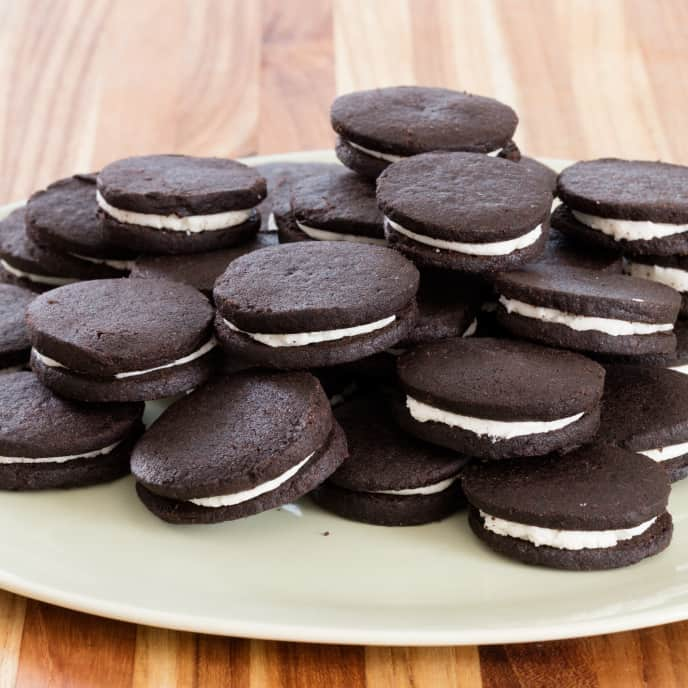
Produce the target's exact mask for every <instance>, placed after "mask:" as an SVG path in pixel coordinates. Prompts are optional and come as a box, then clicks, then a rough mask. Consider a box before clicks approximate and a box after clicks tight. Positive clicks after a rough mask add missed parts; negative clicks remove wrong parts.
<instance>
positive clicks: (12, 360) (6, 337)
mask: <svg viewBox="0 0 688 688" xmlns="http://www.w3.org/2000/svg"><path fill="white" fill-rule="evenodd" d="M35 296H36V294H34V293H33V292H32V291H29V290H28V289H22V288H21V287H17V286H15V285H13V284H0V373H3V372H9V371H12V370H14V369H16V368H21V367H23V366H25V365H26V364H27V363H28V362H29V352H30V350H31V345H30V344H29V336H28V334H27V333H26V326H25V324H24V317H25V315H26V309H27V307H28V305H29V304H30V303H31V301H33V299H34V298H35ZM3 379H4V378H3ZM0 384H1V383H0Z"/></svg>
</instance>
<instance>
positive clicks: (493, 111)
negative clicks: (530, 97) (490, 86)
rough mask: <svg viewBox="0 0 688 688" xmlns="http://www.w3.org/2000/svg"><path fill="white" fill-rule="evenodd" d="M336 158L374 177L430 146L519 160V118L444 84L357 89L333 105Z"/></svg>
mask: <svg viewBox="0 0 688 688" xmlns="http://www.w3.org/2000/svg"><path fill="white" fill-rule="evenodd" d="M330 120H331V123H332V128H333V129H334V130H335V132H336V133H337V134H338V135H339V137H338V139H337V146H336V149H335V150H336V153H337V157H338V158H339V159H340V160H341V161H342V162H343V163H344V164H345V165H346V166H347V167H349V168H351V169H352V170H353V171H354V172H357V173H358V174H360V175H362V176H364V177H367V178H369V179H375V178H376V177H377V176H378V175H379V174H380V173H382V172H383V171H384V169H385V168H386V167H387V166H388V165H390V164H391V163H393V162H397V161H398V160H401V159H404V158H407V157H409V156H413V155H418V154H421V153H429V152H432V151H467V152H472V153H483V154H487V155H503V156H507V157H509V158H513V159H514V160H518V159H519V157H520V153H519V151H518V148H517V147H516V145H515V144H514V143H513V141H512V140H511V138H512V136H513V135H514V132H515V131H516V125H517V124H518V117H517V116H516V113H515V112H514V111H513V110H512V109H511V108H510V107H509V106H508V105H504V104H503V103H500V102H499V101H497V100H493V99H492V98H485V97H483V96H476V95H472V94H470V93H461V92H458V91H451V90H448V89H444V88H429V87H423V86H395V87H391V88H378V89H373V90H369V91H355V92H353V93H347V94H345V95H342V96H339V97H338V98H337V99H335V101H334V103H333V104H332V108H331V110H330Z"/></svg>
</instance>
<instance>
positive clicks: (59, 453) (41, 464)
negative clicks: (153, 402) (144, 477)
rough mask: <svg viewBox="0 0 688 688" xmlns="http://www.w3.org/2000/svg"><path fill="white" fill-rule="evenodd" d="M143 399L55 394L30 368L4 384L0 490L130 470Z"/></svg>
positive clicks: (73, 483)
mask: <svg viewBox="0 0 688 688" xmlns="http://www.w3.org/2000/svg"><path fill="white" fill-rule="evenodd" d="M142 413H143V404H107V405H105V404H92V405H85V404H79V403H76V402H73V401H66V400H64V399H61V398H59V397H57V396H55V395H54V394H53V393H52V392H50V391H49V390H48V389H47V388H46V387H44V386H43V385H41V384H40V382H39V381H38V380H37V379H36V377H35V376H34V375H33V374H32V373H29V372H19V373H8V374H7V375H4V376H3V377H2V384H1V385H0V489H4V490H36V489H46V488H56V487H77V486H81V485H92V484H94V483H101V482H107V481H110V480H114V479H115V478H119V477H120V476H122V475H125V474H127V473H128V472H129V454H130V452H131V448H132V446H133V444H134V442H135V441H136V439H137V438H138V436H139V435H140V434H141V432H142V431H143V425H142V423H141V415H142Z"/></svg>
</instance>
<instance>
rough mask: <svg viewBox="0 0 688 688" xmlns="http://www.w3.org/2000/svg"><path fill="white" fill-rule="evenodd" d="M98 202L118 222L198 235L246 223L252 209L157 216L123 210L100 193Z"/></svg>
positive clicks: (98, 193)
mask: <svg viewBox="0 0 688 688" xmlns="http://www.w3.org/2000/svg"><path fill="white" fill-rule="evenodd" d="M96 200H97V201H98V205H99V206H100V207H101V208H102V210H103V211H104V212H105V213H107V214H108V215H109V216H110V217H113V218H114V219H115V220H117V221H118V222H123V223H124V224H128V225H138V226H140V227H150V228H152V229H168V230H171V231H174V232H186V233H187V234H197V233H198V232H212V231H216V230H219V229H227V228H229V227H235V226H236V225H240V224H242V222H246V220H248V218H249V217H250V216H251V210H252V208H246V209H245V210H228V211H226V212H224V213H210V214H208V215H187V216H185V217H180V216H179V215H156V214H155V213H137V212H134V211H132V210H122V209H121V208H115V206H113V205H110V204H109V203H108V202H107V201H106V200H105V199H104V198H103V196H102V194H101V193H100V191H97V192H96Z"/></svg>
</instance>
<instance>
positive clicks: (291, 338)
mask: <svg viewBox="0 0 688 688" xmlns="http://www.w3.org/2000/svg"><path fill="white" fill-rule="evenodd" d="M396 317H397V316H396V315H390V316H389V317H388V318H382V320H376V321H375V322H372V323H366V324H365V325H356V326H355V327H343V328H342V329H340V330H320V331H319V332H294V333H290V334H264V333H260V332H247V331H246V330H242V329H240V328H238V327H237V326H236V325H235V324H234V323H231V322H229V320H227V318H223V320H224V322H225V325H227V327H229V329H230V330H233V331H234V332H241V334H245V335H246V336H247V337H250V338H251V339H255V340H256V341H257V342H260V343H261V344H265V345H266V346H271V347H273V348H277V347H280V346H308V344H319V343H320V342H333V341H335V340H337V339H344V338H345V337H356V336H358V335H361V334H368V333H369V332H375V330H381V329H382V328H383V327H387V325H390V324H391V323H393V322H394V321H395V320H396Z"/></svg>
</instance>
